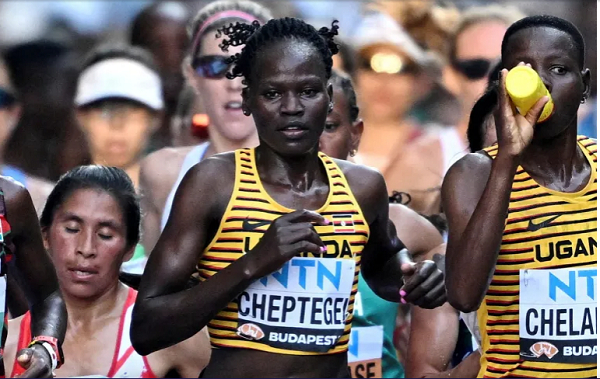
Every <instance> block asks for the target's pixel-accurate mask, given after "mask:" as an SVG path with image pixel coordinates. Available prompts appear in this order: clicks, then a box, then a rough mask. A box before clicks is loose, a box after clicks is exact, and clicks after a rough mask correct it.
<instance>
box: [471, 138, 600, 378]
mask: <svg viewBox="0 0 600 379" xmlns="http://www.w3.org/2000/svg"><path fill="white" fill-rule="evenodd" d="M578 148H580V149H581V151H582V152H583V153H584V155H585V156H586V158H587V160H588V162H589V164H590V166H591V177H590V180H589V182H588V184H587V185H586V186H585V187H584V188H583V189H582V190H580V191H578V192H575V193H563V192H558V191H553V190H550V189H548V188H545V187H542V186H540V185H539V184H537V183H536V182H535V181H534V180H533V179H532V178H531V177H530V176H529V174H528V173H527V172H526V171H525V170H524V169H523V167H521V166H519V167H518V168H517V172H516V175H515V179H514V183H513V185H512V192H511V196H510V203H509V206H508V215H507V219H506V224H505V225H506V226H505V229H504V234H503V236H502V244H501V246H500V253H499V255H498V261H497V264H496V269H495V271H494V275H493V278H492V282H491V284H490V286H489V289H488V291H487V294H486V296H485V299H484V301H483V303H482V304H481V307H480V309H479V311H478V314H477V317H478V320H479V328H480V331H481V337H482V357H481V371H480V372H479V377H482V376H483V377H495V378H496V377H512V378H514V377H555V378H574V377H596V376H597V364H596V356H597V355H596V354H597V352H596V350H597V346H596V345H597V342H596V326H597V306H596V304H597V303H596V296H597V294H596V287H597V284H596V280H597V278H596V275H597V260H596V259H597V256H596V221H597V220H596V218H597V212H596V206H597V194H596V188H597V163H596V159H597V158H596V142H595V141H593V140H591V139H589V138H586V137H579V138H578ZM485 150H486V151H487V153H488V154H489V155H490V156H491V157H492V158H494V157H495V156H496V155H497V153H498V147H497V146H493V147H491V148H487V149H485Z"/></svg>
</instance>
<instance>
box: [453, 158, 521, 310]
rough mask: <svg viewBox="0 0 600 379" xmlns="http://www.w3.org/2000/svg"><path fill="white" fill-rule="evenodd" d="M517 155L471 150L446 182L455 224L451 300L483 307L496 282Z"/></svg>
mask: <svg viewBox="0 0 600 379" xmlns="http://www.w3.org/2000/svg"><path fill="white" fill-rule="evenodd" d="M516 168H517V165H516V164H515V163H514V160H511V159H509V158H503V157H502V156H500V155H499V156H498V157H496V159H494V160H492V159H491V158H490V157H489V156H487V155H484V154H483V153H475V154H469V155H467V156H465V157H463V158H462V159H461V160H460V161H458V162H457V163H456V164H455V165H454V166H452V167H451V168H450V170H449V172H448V174H447V175H446V177H445V178H444V183H443V185H442V204H443V208H444V210H445V211H446V216H447V218H448V224H449V234H448V247H447V250H446V265H447V266H446V267H447V268H446V287H447V291H448V301H449V302H450V304H451V305H452V306H453V307H454V308H456V309H458V310H460V311H462V312H472V311H475V310H477V309H478V308H479V304H481V301H482V300H483V298H484V296H485V293H486V292H487V288H488V286H489V283H490V281H491V277H492V274H493V272H494V268H495V266H496V260H497V258H498V251H499V248H500V243H501V240H502V233H503V231H504V222H505V219H506V216H507V210H508V202H509V199H510V193H511V187H512V183H513V178H514V175H515V172H516Z"/></svg>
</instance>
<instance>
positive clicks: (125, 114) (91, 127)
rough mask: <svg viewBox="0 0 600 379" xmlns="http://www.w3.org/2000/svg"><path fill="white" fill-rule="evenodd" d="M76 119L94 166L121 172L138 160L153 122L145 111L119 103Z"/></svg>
mask: <svg viewBox="0 0 600 379" xmlns="http://www.w3.org/2000/svg"><path fill="white" fill-rule="evenodd" d="M78 116H79V117H78V119H79V122H80V125H81V126H82V128H83V130H84V132H85V134H86V136H87V140H88V143H89V147H90V152H91V154H92V160H93V161H94V163H96V164H102V165H106V166H115V167H119V168H123V169H126V168H127V167H129V166H130V165H132V164H134V163H136V162H137V161H138V160H139V159H140V158H141V156H142V155H143V153H144V150H146V148H147V146H148V142H149V140H150V135H151V134H152V131H153V130H154V127H155V126H156V121H157V120H156V117H155V114H154V113H153V112H151V111H150V110H149V109H148V108H146V107H144V106H141V105H137V104H134V103H132V102H121V101H104V102H102V103H101V104H99V105H98V106H94V107H91V108H88V109H82V110H80V111H79V112H78Z"/></svg>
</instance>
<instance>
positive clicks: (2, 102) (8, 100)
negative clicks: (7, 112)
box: [0, 87, 17, 109]
mask: <svg viewBox="0 0 600 379" xmlns="http://www.w3.org/2000/svg"><path fill="white" fill-rule="evenodd" d="M16 101H17V99H16V98H15V97H14V96H13V95H11V94H10V92H8V91H7V90H5V89H4V88H2V87H0V109H4V108H8V107H10V106H11V105H13V104H14V103H15V102H16Z"/></svg>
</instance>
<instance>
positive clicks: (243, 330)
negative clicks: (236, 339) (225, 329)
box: [236, 323, 265, 341]
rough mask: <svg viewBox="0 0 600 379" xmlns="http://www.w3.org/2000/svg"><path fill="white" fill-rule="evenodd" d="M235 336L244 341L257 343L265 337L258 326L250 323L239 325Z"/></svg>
mask: <svg viewBox="0 0 600 379" xmlns="http://www.w3.org/2000/svg"><path fill="white" fill-rule="evenodd" d="M236 334H237V335H238V336H240V337H242V338H244V339H247V340H255V341H258V340H260V339H261V338H263V337H264V336H265V333H264V332H263V331H262V329H261V328H260V327H259V326H258V325H255V324H252V323H248V324H243V325H240V326H239V327H238V328H237V332H236Z"/></svg>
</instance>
